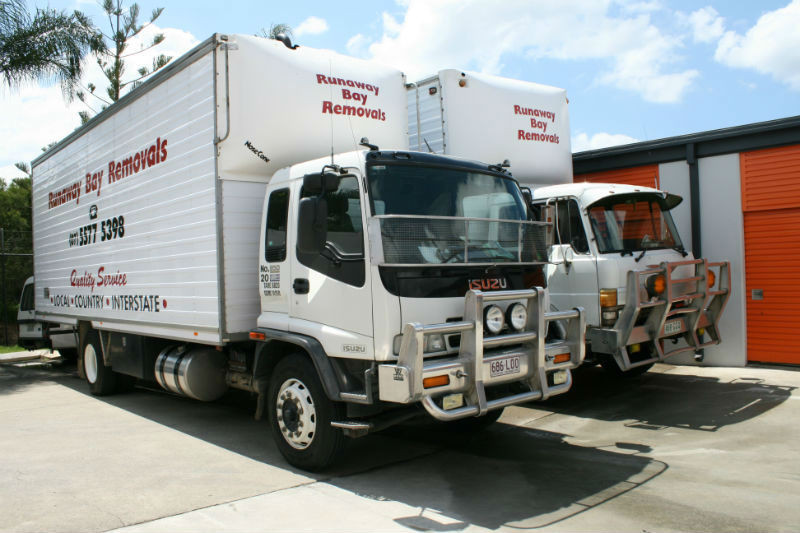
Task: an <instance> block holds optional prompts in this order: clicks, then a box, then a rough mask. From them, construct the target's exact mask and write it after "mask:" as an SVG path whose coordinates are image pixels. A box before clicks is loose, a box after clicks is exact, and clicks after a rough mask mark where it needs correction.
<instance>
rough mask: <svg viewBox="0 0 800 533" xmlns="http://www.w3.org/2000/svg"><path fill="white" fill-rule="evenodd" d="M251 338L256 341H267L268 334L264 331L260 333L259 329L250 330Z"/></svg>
mask: <svg viewBox="0 0 800 533" xmlns="http://www.w3.org/2000/svg"><path fill="white" fill-rule="evenodd" d="M250 338H251V339H253V340H254V341H265V340H267V336H266V335H264V334H263V333H259V332H258V331H251V332H250Z"/></svg>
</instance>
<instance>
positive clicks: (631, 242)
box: [588, 194, 683, 253]
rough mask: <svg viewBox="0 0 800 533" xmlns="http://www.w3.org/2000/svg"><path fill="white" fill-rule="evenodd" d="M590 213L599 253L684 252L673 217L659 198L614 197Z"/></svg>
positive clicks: (592, 207)
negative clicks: (664, 249)
mask: <svg viewBox="0 0 800 533" xmlns="http://www.w3.org/2000/svg"><path fill="white" fill-rule="evenodd" d="M588 213H589V222H590V223H591V226H592V231H593V232H594V237H595V240H596V241H597V247H598V249H599V251H600V253H614V252H623V253H624V252H636V251H640V250H652V249H656V248H674V249H677V250H683V244H682V243H681V239H680V237H679V236H678V231H677V230H676V229H675V224H674V222H673V221H672V215H670V213H669V211H668V210H667V209H666V205H665V203H664V200H663V198H662V197H661V196H659V195H656V194H633V195H631V194H628V195H615V196H611V197H608V198H604V199H602V200H600V201H599V202H596V203H594V204H592V205H591V206H590V207H589V209H588Z"/></svg>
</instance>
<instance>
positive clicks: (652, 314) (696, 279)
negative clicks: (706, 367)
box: [586, 259, 731, 370]
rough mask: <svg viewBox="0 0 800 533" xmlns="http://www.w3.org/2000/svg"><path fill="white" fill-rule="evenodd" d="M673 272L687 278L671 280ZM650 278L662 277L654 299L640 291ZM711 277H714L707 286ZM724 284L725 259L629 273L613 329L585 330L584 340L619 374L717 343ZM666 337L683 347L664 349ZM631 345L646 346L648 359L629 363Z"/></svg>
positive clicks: (726, 280)
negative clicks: (606, 357)
mask: <svg viewBox="0 0 800 533" xmlns="http://www.w3.org/2000/svg"><path fill="white" fill-rule="evenodd" d="M678 269H680V270H682V271H684V272H688V273H689V276H688V277H676V276H675V270H678ZM712 274H713V276H712ZM651 276H663V279H664V283H665V286H664V291H663V292H662V293H661V294H660V295H658V296H654V297H650V298H647V297H643V295H642V291H643V290H644V289H643V288H642V287H644V284H645V280H647V278H650V277H651ZM712 277H713V278H716V279H715V281H714V282H713V283H711V282H710V281H711V278H712ZM730 286H731V274H730V263H729V262H728V261H722V262H718V263H711V262H708V261H707V260H706V259H693V260H689V261H674V262H664V263H661V264H660V265H659V266H658V267H657V268H651V269H649V270H639V271H630V272H628V279H627V289H626V298H625V305H624V306H623V308H622V311H621V312H620V315H619V318H618V319H617V322H616V324H615V325H614V327H613V328H589V330H588V331H587V333H586V336H587V340H588V341H589V342H590V343H591V346H592V351H593V352H599V353H607V354H611V355H613V356H614V359H615V360H616V361H617V364H618V365H619V367H620V369H622V370H629V369H631V368H635V367H637V366H642V365H646V364H649V363H653V362H655V361H663V360H664V359H665V358H667V357H670V356H673V355H676V354H679V353H683V352H688V351H697V350H699V349H700V348H704V347H706V346H711V345H714V344H719V343H720V342H721V340H722V339H721V337H720V334H719V320H720V318H721V317H722V312H723V310H724V309H725V304H726V303H727V302H728V298H730ZM645 294H646V293H645ZM667 339H675V340H680V339H683V340H684V341H685V345H684V346H677V347H674V348H670V347H667V346H666V342H665V340H667ZM634 346H637V347H639V348H640V349H642V348H641V347H647V348H650V350H649V354H648V355H649V357H644V358H639V359H638V360H636V361H631V353H630V351H631V350H630V349H631V348H632V347H634Z"/></svg>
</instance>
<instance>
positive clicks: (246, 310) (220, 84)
mask: <svg viewBox="0 0 800 533" xmlns="http://www.w3.org/2000/svg"><path fill="white" fill-rule="evenodd" d="M356 94H357V95H358V96H356ZM405 106H406V96H405V80H404V78H403V75H402V73H401V72H399V71H397V70H394V69H391V68H388V67H383V66H380V65H376V64H374V63H369V62H366V61H362V60H358V59H353V58H349V57H346V56H341V55H338V54H335V53H332V52H328V51H321V50H314V49H310V48H302V47H301V48H297V49H294V50H290V49H288V48H286V47H285V46H284V45H283V43H280V42H278V41H273V40H267V39H261V38H257V37H251V36H245V35H231V36H220V35H214V36H212V37H211V38H210V39H208V40H206V41H205V42H204V43H202V44H201V45H199V46H198V47H197V48H195V49H194V50H193V51H191V52H189V53H188V54H186V55H185V56H182V57H181V58H179V59H176V60H174V61H173V62H172V63H170V65H168V66H167V67H165V68H164V69H163V70H162V71H160V72H158V73H157V74H156V75H154V77H153V79H151V80H150V81H148V82H147V83H146V84H144V85H143V86H141V87H139V88H138V89H136V90H135V91H133V92H131V93H130V94H129V95H127V96H126V97H124V98H123V99H122V100H120V102H118V103H116V104H114V105H113V106H111V107H110V108H109V109H107V110H106V111H104V112H103V113H101V114H100V115H98V116H97V117H95V118H94V119H93V120H92V121H90V122H89V123H88V124H86V125H85V126H83V127H82V128H80V129H78V130H76V132H75V133H73V134H72V135H70V136H68V137H67V138H66V139H64V140H63V141H62V142H60V143H59V144H58V145H56V146H55V147H54V148H53V149H51V150H50V151H48V152H47V153H46V154H44V155H43V156H41V157H40V158H38V159H37V160H36V161H34V162H33V224H34V237H33V240H34V277H35V283H36V300H35V306H36V310H37V316H39V317H41V318H45V319H48V320H52V321H55V322H63V323H72V324H74V323H76V322H77V321H90V322H91V323H92V324H93V326H94V327H96V328H98V329H105V330H111V331H124V332H132V333H137V334H141V335H150V336H156V337H163V338H172V339H176V340H185V341H192V342H200V343H206V344H216V345H219V344H223V343H225V342H228V341H231V340H237V339H241V338H246V336H247V334H248V332H249V330H250V329H252V328H254V327H255V325H256V318H257V317H258V314H259V285H258V250H259V239H260V228H261V216H262V205H263V201H264V192H265V189H266V184H267V183H268V182H269V180H270V178H271V176H272V175H273V173H274V172H275V171H276V170H278V169H279V168H282V167H286V166H288V165H291V164H294V163H298V162H301V161H305V160H309V159H314V158H318V157H322V156H325V155H326V154H331V153H332V152H335V153H338V152H346V151H351V150H353V149H355V147H356V144H357V143H358V141H359V140H360V139H361V138H362V137H368V138H369V140H370V142H372V143H375V144H379V145H380V146H382V147H385V148H393V149H407V147H408V144H407V143H408V141H407V134H406V133H407V122H406V120H407V118H406V107H405ZM245 143H249V145H250V146H251V147H252V148H248V147H247V146H246V145H245ZM256 152H259V153H260V154H257V153H256ZM259 155H263V156H264V157H265V158H267V159H269V161H268V162H267V161H265V160H264V158H262V157H259ZM120 217H121V218H120ZM115 221H116V222H115ZM120 221H122V224H121V226H122V228H124V229H123V230H122V231H120ZM104 229H105V231H103V230H104ZM87 238H88V239H91V241H90V242H88V243H86V242H85V241H86V239H87Z"/></svg>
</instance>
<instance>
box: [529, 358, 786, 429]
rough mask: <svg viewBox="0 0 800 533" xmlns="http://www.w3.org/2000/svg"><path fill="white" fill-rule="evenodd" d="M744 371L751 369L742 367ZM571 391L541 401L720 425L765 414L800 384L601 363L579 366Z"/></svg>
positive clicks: (650, 420) (634, 417)
mask: <svg viewBox="0 0 800 533" xmlns="http://www.w3.org/2000/svg"><path fill="white" fill-rule="evenodd" d="M742 374H744V375H745V376H746V375H747V370H746V369H743V371H742ZM574 379H575V381H574V384H573V387H572V389H571V390H570V392H569V393H568V394H565V395H562V396H558V397H555V398H552V399H550V400H548V401H547V402H544V403H540V404H538V407H540V408H544V409H547V410H550V411H553V412H556V413H561V414H566V415H570V416H576V417H580V418H590V419H595V420H605V421H612V422H624V423H625V425H626V426H628V427H636V428H640V429H650V430H654V431H657V430H661V429H666V428H686V429H692V430H697V431H711V432H713V431H717V430H719V429H720V428H722V427H725V426H729V425H731V424H738V423H740V422H744V421H746V420H750V419H752V418H755V417H757V416H760V415H762V414H764V413H765V412H767V411H769V410H770V409H773V408H775V407H777V406H778V405H780V404H782V403H783V402H785V401H786V400H788V399H789V397H790V396H791V395H792V391H793V390H794V389H795V388H796V387H790V386H781V385H772V384H769V383H767V382H766V381H765V380H764V379H762V378H755V377H753V378H751V377H740V378H737V379H735V380H733V381H729V382H726V381H721V380H719V379H717V378H714V377H705V376H697V375H682V374H668V373H658V372H653V371H650V372H647V373H645V374H643V375H641V376H639V377H637V378H632V379H619V378H614V377H612V376H610V375H609V374H608V373H606V372H605V371H604V370H602V369H601V368H600V367H583V368H579V369H578V370H576V371H575V372H574Z"/></svg>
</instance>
